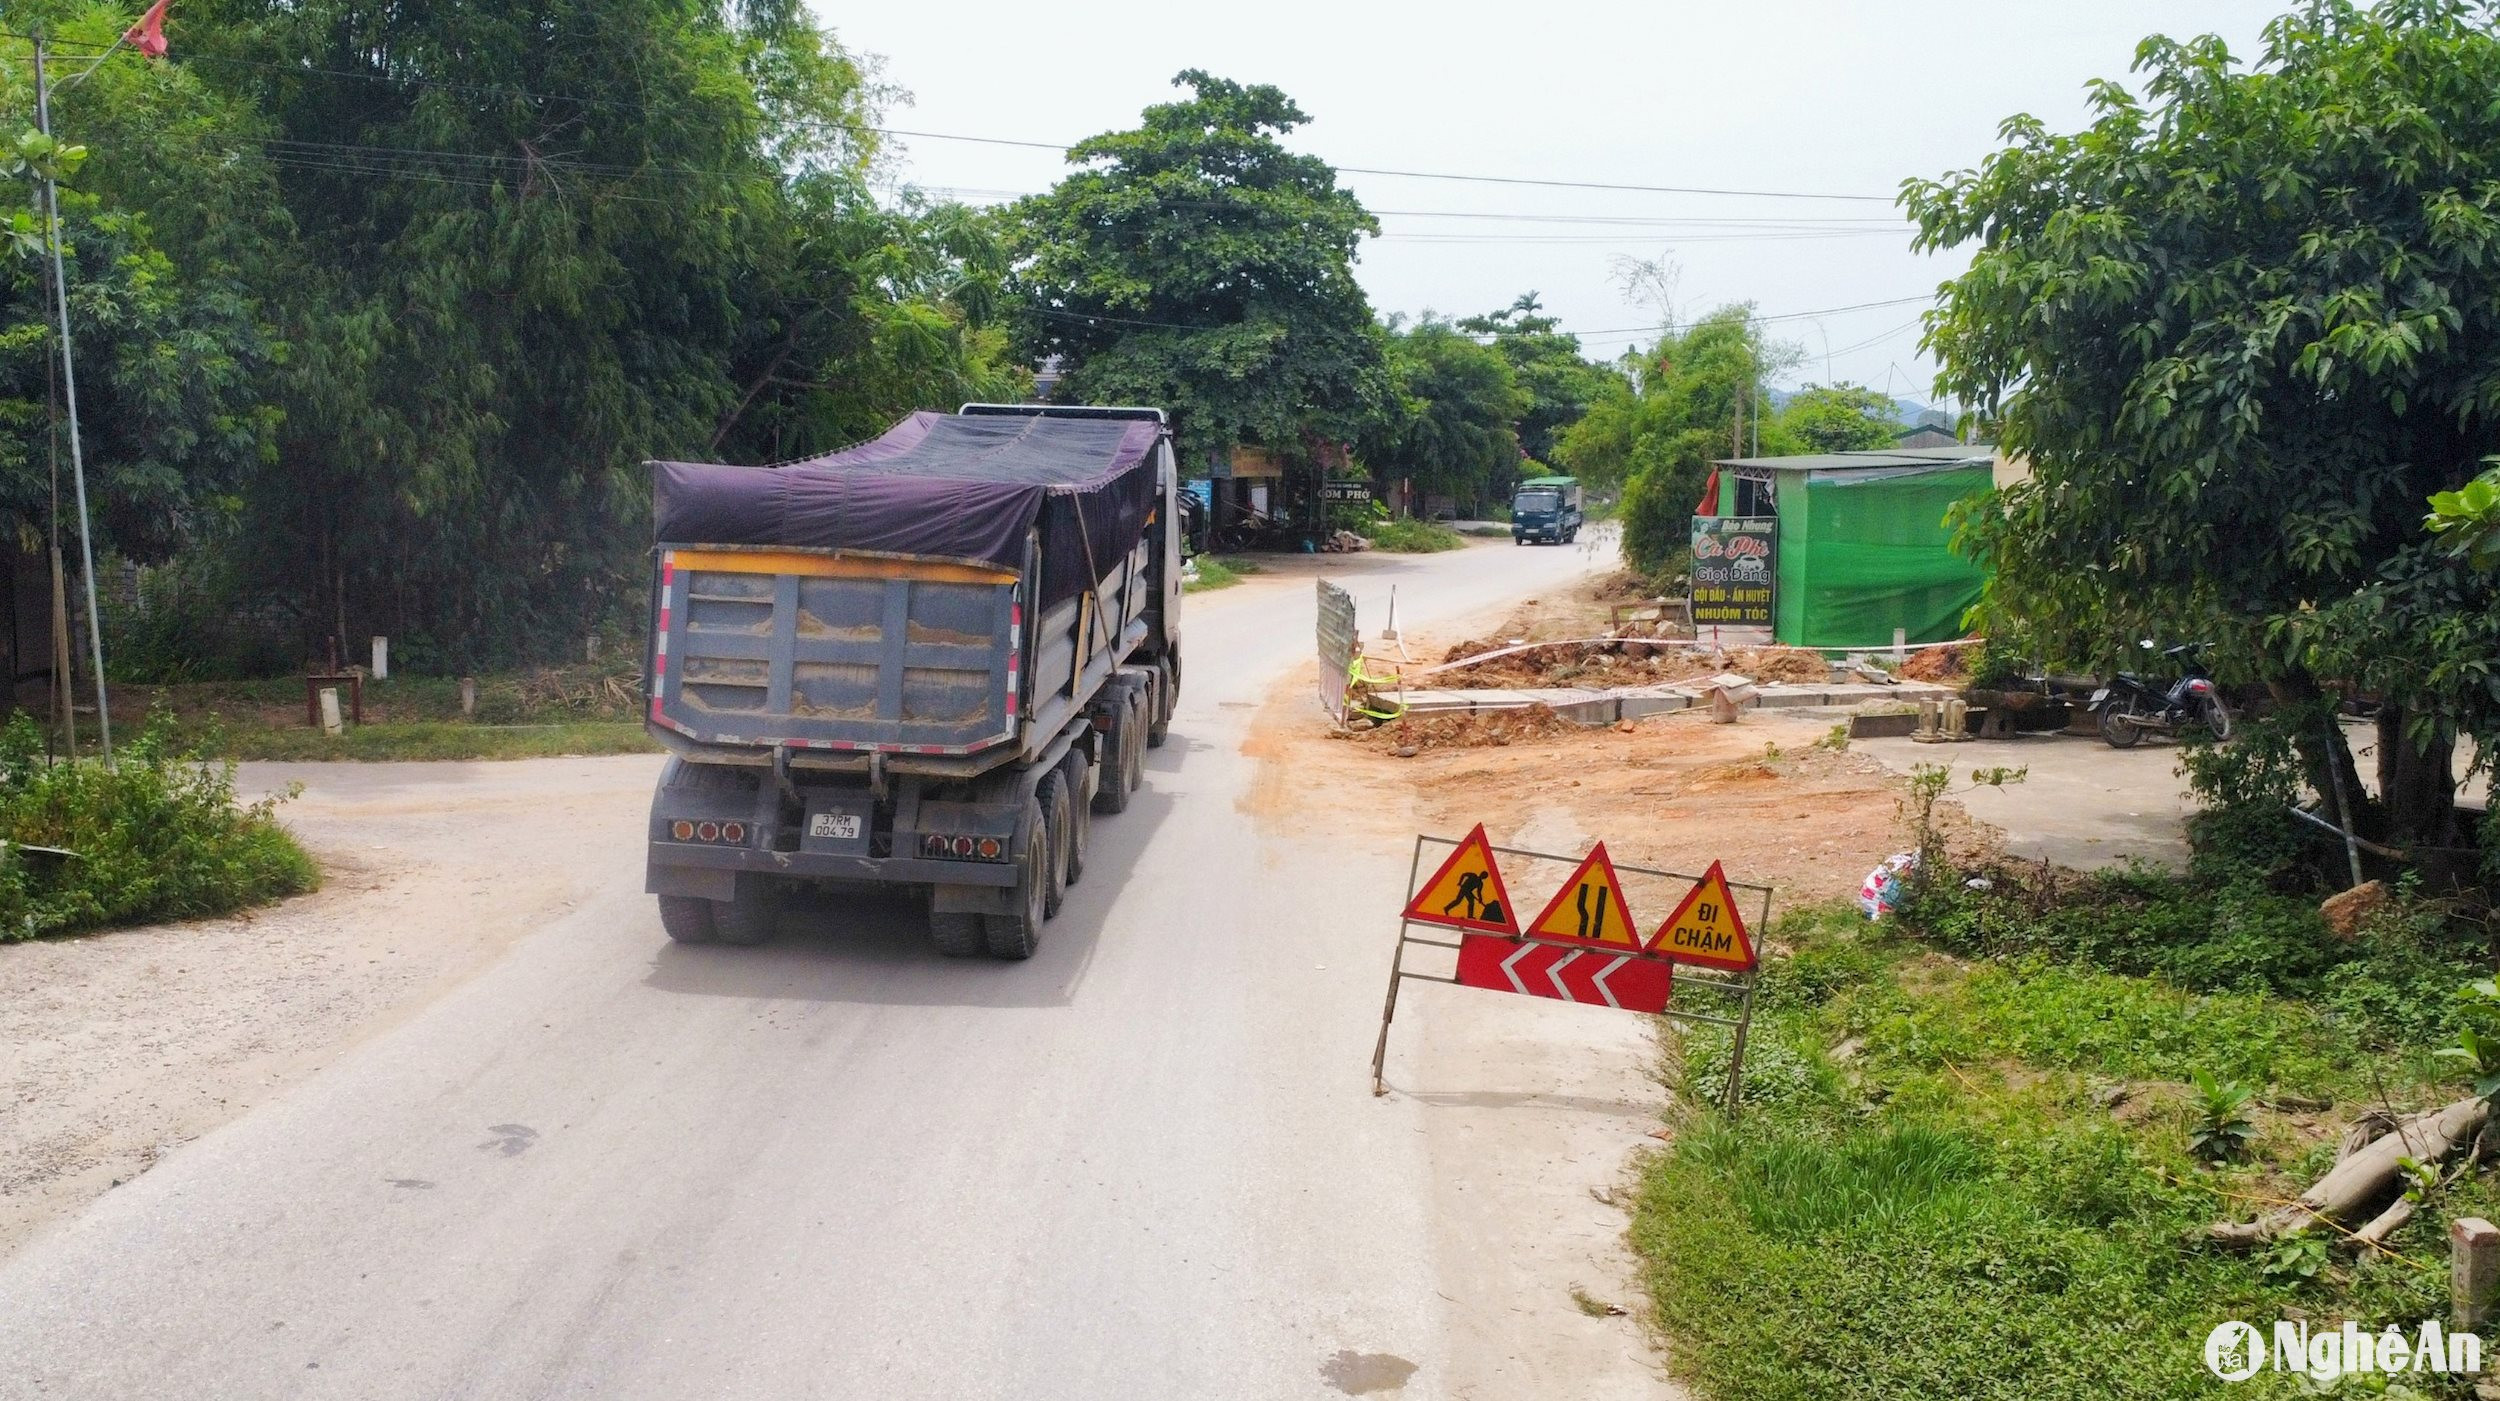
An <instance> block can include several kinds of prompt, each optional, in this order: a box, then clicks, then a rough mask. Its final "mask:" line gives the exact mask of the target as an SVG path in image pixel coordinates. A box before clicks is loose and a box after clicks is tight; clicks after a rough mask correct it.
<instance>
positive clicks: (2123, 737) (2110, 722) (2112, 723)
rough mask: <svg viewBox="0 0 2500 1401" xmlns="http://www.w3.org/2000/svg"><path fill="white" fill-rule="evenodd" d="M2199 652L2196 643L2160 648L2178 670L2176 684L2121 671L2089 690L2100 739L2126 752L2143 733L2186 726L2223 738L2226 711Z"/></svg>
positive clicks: (2228, 713) (2149, 644)
mask: <svg viewBox="0 0 2500 1401" xmlns="http://www.w3.org/2000/svg"><path fill="white" fill-rule="evenodd" d="M2137 645H2138V646H2141V647H2143V648H2145V649H2146V650H2147V651H2150V650H2151V649H2152V646H2153V644H2152V642H2151V641H2150V640H2147V641H2144V642H2141V643H2138V644H2137ZM2204 652H2205V644H2204V643H2201V642H2190V643H2184V644H2182V645H2180V646H2177V647H2169V648H2165V649H2163V651H2162V655H2163V656H2164V657H2167V658H2169V659H2170V661H2171V663H2172V664H2173V665H2174V666H2175V667H2176V668H2177V669H2178V671H2179V678H2178V680H2176V681H2173V682H2170V683H2168V684H2166V685H2165V684H2164V683H2162V682H2160V681H2158V680H2155V679H2152V678H2148V677H2145V676H2141V675H2138V674H2136V673H2134V672H2127V671H2122V672H2120V673H2118V675H2117V676H2115V677H2113V678H2112V679H2111V680H2110V681H2109V683H2108V684H2107V685H2104V686H2102V687H2101V688H2100V689H2099V690H2096V691H2094V692H2093V693H2092V711H2093V713H2094V714H2096V715H2098V716H2099V717H2100V721H2101V739H2102V740H2103V741H2104V742H2106V743H2107V744H2108V745H2109V747H2110V748H2112V749H2132V748H2134V747H2135V744H2136V741H2138V740H2140V739H2142V738H2144V732H2145V731H2146V730H2159V731H2161V732H2162V733H2163V734H2170V735H2175V734H2177V733H2178V732H2179V731H2181V730H2183V729H2186V728H2187V727H2188V726H2190V725H2202V726H2204V727H2205V730H2206V731H2207V732H2208V733H2210V734H2211V735H2212V736H2213V737H2214V739H2215V740H2217V741H2221V740H2227V739H2229V738H2230V737H2231V707H2230V705H2229V704H2228V703H2227V702H2225V701H2224V700H2223V698H2222V688H2221V687H2220V686H2218V685H2216V684H2214V678H2213V673H2211V672H2209V671H2207V670H2206V669H2205V663H2204Z"/></svg>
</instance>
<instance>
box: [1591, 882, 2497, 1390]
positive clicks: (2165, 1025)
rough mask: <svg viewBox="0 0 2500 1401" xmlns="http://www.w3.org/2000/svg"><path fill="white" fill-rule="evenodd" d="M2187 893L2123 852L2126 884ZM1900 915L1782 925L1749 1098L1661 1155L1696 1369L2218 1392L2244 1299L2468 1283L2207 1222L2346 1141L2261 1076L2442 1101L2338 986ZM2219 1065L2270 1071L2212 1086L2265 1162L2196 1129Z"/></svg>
mask: <svg viewBox="0 0 2500 1401" xmlns="http://www.w3.org/2000/svg"><path fill="white" fill-rule="evenodd" d="M2164 888H2166V887H2161V886H2159V885H2157V884H2156V883H2155V882H2154V881H2153V879H2152V877H2150V876H2148V875H2146V874H2145V873H2125V872H2122V873H2119V874H2118V875H2117V876H2115V877H2112V878H2111V881H2110V884H2109V886H2108V888H2106V889H2103V890H2101V891H2100V892H2099V893H2100V894H2101V895H2102V896H2103V897H2104V898H2117V896H2118V895H2119V894H2124V895H2126V896H2127V897H2128V898H2136V899H2148V900H2149V898H2150V897H2149V895H2148V892H2156V893H2157V892H2158V891H2159V890H2161V889H2164ZM2155 903H2158V902H2155ZM1892 927H1893V926H1891V925H1889V924H1887V925H1868V924H1866V923H1865V922H1864V921H1862V920H1858V919H1856V918H1854V917H1853V915H1852V914H1851V913H1850V912H1849V911H1848V910H1847V909H1846V908H1845V907H1828V908H1824V909H1818V910H1809V911H1804V912H1800V913H1797V914H1793V915H1791V916H1790V917H1788V918H1785V919H1783V920H1782V921H1781V924H1780V926H1779V928H1778V929H1777V930H1776V931H1775V932H1774V933H1773V935H1772V936H1771V937H1770V939H1769V943H1770V945H1771V947H1772V950H1773V952H1772V953H1771V954H1770V956H1769V958H1768V959H1767V960H1766V963H1765V965H1764V968H1763V976H1762V983H1761V985H1760V988H1759V989H1758V993H1757V1000H1756V1004H1755V1007H1756V1010H1755V1017H1754V1023H1753V1030H1752V1034H1751V1038H1750V1040H1749V1042H1748V1046H1747V1050H1746V1061H1747V1064H1748V1067H1749V1069H1748V1072H1747V1085H1746V1094H1745V1110H1744V1113H1743V1115H1742V1117H1741V1118H1738V1119H1734V1120H1731V1119H1729V1118H1727V1117H1725V1116H1723V1115H1721V1114H1719V1113H1717V1112H1716V1111H1715V1110H1712V1109H1709V1108H1706V1107H1695V1108H1692V1109H1689V1110H1687V1111H1686V1112H1684V1113H1683V1114H1682V1115H1681V1117H1680V1118H1679V1120H1678V1129H1677V1132H1676V1134H1675V1136H1674V1138H1673V1139H1672V1140H1671V1142H1670V1144H1669V1146H1668V1147H1667V1148H1666V1149H1664V1150H1663V1151H1660V1152H1658V1153H1654V1154H1652V1155H1650V1156H1649V1158H1648V1159H1647V1160H1646V1161H1645V1162H1644V1164H1643V1166H1642V1183H1641V1195H1640V1199H1639V1203H1638V1205H1637V1208H1636V1210H1635V1214H1634V1218H1633V1225H1632V1241H1633V1243H1634V1245H1635V1246H1636V1247H1637V1248H1638V1249H1639V1250H1640V1252H1641V1254H1642V1256H1643V1257H1644V1259H1645V1262H1646V1271H1647V1279H1648V1283H1649V1286H1650V1293H1651V1297H1652V1299H1653V1300H1654V1309H1655V1313H1654V1319H1655V1322H1656V1323H1657V1325H1658V1327H1659V1328H1660V1330H1661V1331H1662V1332H1663V1333H1664V1334H1665V1335H1666V1336H1667V1338H1668V1339H1669V1341H1670V1344H1671V1348H1672V1352H1671V1355H1672V1357H1673V1359H1674V1368H1675V1371H1676V1373H1677V1375H1678V1378H1679V1379H1680V1380H1682V1381H1684V1382H1685V1383H1687V1384H1688V1386H1689V1387H1690V1389H1691V1391H1692V1392H1693V1394H1695V1395H1696V1396H1704V1397H1709V1398H1711V1399H1712V1401H1739V1399H1740V1398H1741V1401H1927V1398H1931V1397H1945V1396H1950V1397H1957V1398H1988V1399H1989V1401H2030V1399H2031V1398H2034V1397H2059V1398H2076V1399H2077V1401H2087V1399H2088V1401H2137V1399H2138V1398H2141V1399H2142V1401H2156V1399H2157V1398H2161V1399H2165V1401H2166V1398H2169V1397H2174V1396H2186V1395H2204V1394H2207V1390H2208V1388H2209V1384H2210V1381H2211V1378H2210V1377H2209V1376H2208V1375H2207V1374H2206V1373H2204V1372H2203V1370H2202V1368H2201V1366H2200V1364H2199V1358H2200V1356H2201V1348H2202V1344H2203V1339H2204V1336H2205V1330H2207V1329H2208V1328H2210V1327H2211V1326H2212V1325H2213V1323H2214V1322H2215V1320H2216V1319H2218V1318H2223V1317H2257V1316H2280V1315H2283V1314H2285V1313H2286V1312H2287V1311H2288V1310H2291V1309H2294V1308H2299V1309H2304V1310H2307V1311H2309V1312H2311V1313H2313V1314H2319V1315H2323V1316H2330V1317H2353V1318H2416V1317H2423V1316H2428V1315H2429V1314H2431V1313H2434V1312H2436V1311H2437V1310H2439V1309H2440V1308H2442V1307H2444V1298H2445V1295H2444V1287H2445V1280H2446V1274H2445V1271H2443V1270H2430V1271H2425V1270H2423V1269H2421V1268H2420V1267H2419V1265H2418V1264H2417V1263H2415V1262H2414V1261H2412V1260H2411V1259H2408V1258H2400V1257H2399V1256H2386V1257H2380V1256H2375V1255H2365V1256H2362V1257H2359V1258H2353V1257H2348V1256H2347V1257H2339V1259H2338V1260H2337V1262H2336V1265H2335V1268H2334V1269H2332V1270H2331V1271H2320V1270H2314V1269H2313V1270H2311V1271H2310V1272H2309V1273H2308V1274H2306V1275H2303V1274H2300V1273H2298V1272H2286V1271H2283V1270H2280V1269H2270V1268H2269V1266H2268V1263H2267V1262H2266V1261H2265V1260H2263V1259H2260V1258H2255V1257H2250V1256H2245V1255H2232V1254H2226V1253H2221V1252H2212V1251H2206V1250H2202V1249H2198V1248H2196V1247H2194V1246H2193V1245H2191V1244H2188V1243H2187V1242H2188V1241H2189V1240H2190V1239H2191V1237H2192V1236H2193V1235H2195V1234H2196V1233H2197V1232H2198V1231H2199V1230H2200V1229H2201V1228H2202V1227H2203V1226H2204V1225H2205V1224H2206V1223H2208V1222H2210V1221H2212V1220H2214V1219H2215V1218H2216V1217H2217V1216H2222V1215H2229V1214H2232V1213H2233V1212H2234V1211H2235V1210H2237V1209H2238V1202H2239V1200H2240V1198H2241V1197H2243V1196H2245V1195H2247V1194H2250V1193H2256V1194H2260V1195H2278V1196H2279V1195H2287V1194H2288V1193H2290V1192H2292V1191H2297V1190H2298V1188H2297V1186H2294V1185H2290V1184H2291V1183H2292V1182H2295V1181H2296V1182H2299V1183H2306V1182H2307V1181H2309V1180H2310V1179H2311V1178H2313V1177H2314V1176H2315V1175H2316V1171H2318V1170H2322V1169H2323V1164H2322V1162H2320V1161H2319V1159H2320V1158H2321V1156H2322V1155H2331V1154H2332V1153H2333V1151H2334V1143H2333V1139H2332V1137H2331V1136H2327V1137H2323V1138H2320V1137H2318V1136H2317V1135H2316V1134H2315V1133H2308V1134H2304V1133H2302V1132H2300V1131H2298V1130H2297V1129H2296V1128H2287V1127H2286V1126H2285V1121H2284V1119H2283V1118H2282V1117H2281V1116H2280V1115H2279V1114H2278V1113H2277V1112H2276V1111H2274V1110H2272V1109H2266V1110H2262V1111H2261V1110H2259V1109H2258V1108H2257V1107H2256V1101H2254V1100H2253V1099H2250V1098H2243V1097H2242V1096H2243V1094H2244V1091H2245V1088H2246V1087H2256V1086H2277V1087H2279V1088H2280V1090H2281V1092H2284V1093H2287V1094H2297V1095H2300V1096H2304V1097H2312V1098H2315V1097H2319V1096H2324V1095H2332V1096H2333V1097H2335V1098H2337V1099H2344V1100H2352V1101H2354V1102H2368V1103H2377V1102H2383V1101H2385V1100H2386V1099H2388V1097H2389V1096H2391V1095H2392V1096H2393V1097H2394V1100H2395V1102H2397V1103H2400V1104H2413V1103H2419V1102H2421V1100H2422V1099H2423V1097H2425V1096H2426V1095H2440V1096H2444V1095H2445V1094H2446V1093H2447V1091H2445V1090H2443V1089H2439V1088H2436V1087H2435V1085H2434V1084H2432V1083H2430V1082H2426V1081H2424V1080H2422V1079H2418V1078H2414V1077H2413V1076H2412V1075H2410V1074H2409V1071H2410V1070H2413V1069H2416V1068H2419V1067H2413V1066H2408V1065H2406V1064H2402V1063H2396V1062H2390V1061H2386V1060H2384V1059H2382V1060H2380V1062H2379V1063H2377V1064H2372V1059H2373V1058H2372V1057H2371V1056H2370V1055H2369V1054H2368V1053H2366V1052H2365V1051H2364V1050H2363V1049H2362V1048H2361V1047H2360V1046H2359V1045H2357V1044H2356V1042H2355V1040H2354V1037H2353V1034H2352V1029H2351V1028H2349V1027H2347V1026H2344V1025H2342V1024H2341V1019H2340V1018H2339V1017H2337V1016H2336V1015H2334V1014H2331V1013H2329V1012H2327V1011H2325V1010H2324V1009H2321V1008H2319V1007H2317V1006H2314V1005H2310V1004H2304V1003H2301V1002H2297V1001H2289V1000H2286V999H2282V998H2277V997H2274V996H2271V995H2268V994H2263V993H2228V992H2226V993H2214V994H2209V995H2203V996H2198V995H2192V994H2188V993H2184V992H2182V991H2180V990H2179V989H2178V988H2176V987H2175V986H2172V985H2171V984H2169V983H2168V982H2166V981H2164V980H2162V979H2160V978H2148V977H2140V976H2133V977H2131V976H2125V975H2120V974H2115V973H2110V972H2105V971H2099V970H2094V969H2084V968H2077V967H2073V966H2061V965H2059V964H2057V963H2054V962H2051V961H2049V960H2048V959H2046V958H2044V957H2042V956H2040V954H2038V953H2037V952H2035V953H2032V954H2031V955H2029V956H2027V957H2023V958H2019V959H2015V960H2011V961H2009V962H2007V963H2004V964H1992V963H1979V964H1965V963H1962V962H1958V961H1955V960H1952V959H1947V958H1943V957H1940V956H1938V955H1937V954H1935V953H1934V952H1932V951H1930V950H1928V949H1926V948H1924V947H1922V946H1921V945H1920V944H1918V943H1916V942H1913V941H1909V940H1904V939H1900V938H1897V937H1894V935H1893V934H1892V933H1891V932H1890V931H1891V929H1892ZM2399 933H2401V931H2399ZM2396 937H2398V936H2397V935H2393V934H2391V935H2390V938H2391V939H2393V938H2396ZM1783 949H1785V950H1787V952H1781V950H1783ZM2446 1000H2447V1001H2449V1002H2451V1003H2454V1002H2456V1001H2457V999H2455V998H2454V997H2450V998H2448V999H2446ZM1677 1040H1678V1041H1679V1042H1680V1044H1681V1048H1682V1052H1683V1054H1682V1056H1681V1057H1680V1063H1678V1064H1674V1065H1671V1066H1670V1067H1669V1069H1670V1082H1671V1083H1674V1084H1676V1085H1677V1086H1678V1088H1679V1090H1680V1091H1681V1096H1680V1097H1681V1098H1684V1099H1686V1100H1687V1101H1706V1100H1707V1098H1708V1096H1709V1095H1710V1094H1711V1093H1712V1092H1714V1091H1716V1090H1717V1089H1718V1088H1720V1087H1721V1086H1722V1085H1723V1084H1724V1078H1723V1077H1724V1075H1725V1069H1726V1059H1727V1057H1726V1052H1725V1045H1726V1037H1725V1036H1724V1035H1723V1034H1719V1033H1716V1032H1708V1033H1693V1034H1686V1035H1683V1036H1680V1037H1678V1038H1677ZM1844 1048H1845V1049H1844ZM1755 1066H1759V1067H1762V1069H1763V1074H1764V1078H1765V1081H1766V1083H1765V1085H1764V1086H1763V1087H1762V1088H1761V1089H1760V1090H1759V1091H1758V1090H1757V1088H1756V1086H1755V1085H1754V1083H1753V1075H1754V1071H1753V1070H1752V1069H1751V1067H1755ZM2200 1071H2201V1072H2204V1073H2205V1074H2206V1075H2207V1076H2208V1077H2210V1076H2215V1075H2220V1076H2227V1077H2232V1078H2237V1079H2239V1080H2241V1081H2242V1082H2244V1085H2243V1086H2242V1087H2230V1090H2229V1093H2228V1094H2227V1095H2225V1094H2224V1093H2223V1092H2224V1089H2225V1087H2223V1086H2221V1085H2219V1084H2217V1085H2216V1087H2215V1089H2216V1096H2217V1098H2218V1099H2220V1098H2227V1099H2229V1100H2231V1101H2232V1102H2231V1103H2230V1104H2229V1105H2228V1106H2227V1109H2226V1112H2225V1113H2224V1114H2222V1115H2220V1116H2219V1119H2218V1122H2227V1123H2229V1124H2230V1125H2231V1128H2232V1131H2233V1132H2232V1137H2233V1144H2232V1146H2233V1149H2234V1154H2233V1155H2234V1156H2237V1157H2242V1158H2245V1159H2246V1160H2247V1161H2245V1162H2243V1163H2241V1164H2238V1165H2234V1166H2229V1167H2224V1168H2213V1167H2209V1166H2207V1165H2206V1164H2205V1163H2204V1162H2203V1160H2201V1159H2199V1158H2198V1157H2196V1156H2195V1155H2194V1153H2193V1152H2192V1151H2191V1149H2190V1130H2191V1129H2192V1128H2193V1127H2194V1126H2195V1125H2196V1123H2197V1118H2196V1115H2197V1113H2198V1110H2199V1107H2200V1106H2199V1102H2198V1101H2197V1099H2196V1098H2195V1096H2194V1094H2193V1093H2192V1092H2191V1091H2190V1090H2189V1089H2188V1087H2187V1086H2185V1085H2180V1084H2178V1083H2176V1082H2177V1081H2179V1080H2182V1079H2192V1078H2195V1077H2196V1075H2197V1074H2198V1072H2200ZM2113 1084H2114V1086H2115V1087H2116V1088H2118V1089H2119V1090H2120V1091H2121V1095H2120V1098H2118V1099H2116V1100H2113V1099H2111V1098H2109V1097H2107V1095H2106V1094H2105V1093H2103V1091H2105V1090H2106V1089H2108V1088H2111V1087H2113ZM2243 1119H2244V1120H2245V1121H2246V1122H2245V1123H2244V1124H2243V1123H2242V1122H2241V1121H2242V1120H2243ZM2243 1129H2245V1130H2246V1131H2245V1132H2242V1130H2243ZM2286 1174H2289V1176H2288V1177H2287V1176H2286ZM2493 1182H2494V1180H2493V1179H2492V1178H2490V1177H2481V1178H2470V1179H2467V1180H2464V1181H2460V1182H2457V1183H2454V1184H2452V1185H2451V1186H2449V1187H2447V1188H2446V1189H2444V1191H2445V1195H2444V1196H2443V1197H2441V1198H2440V1199H2439V1200H2437V1201H2435V1202H2433V1203H2430V1204H2429V1205H2427V1206H2426V1208H2425V1210H2424V1220H2423V1221H2422V1222H2421V1223H2420V1224H2418V1225H2416V1226H2415V1227H2413V1228H2411V1229H2412V1230H2413V1231H2414V1232H2415V1233H2416V1235H2415V1237H2414V1238H2415V1239H2416V1240H2419V1241H2423V1242H2433V1241H2436V1240H2438V1239H2439V1238H2440V1234H2441V1232H2442V1231H2444V1230H2445V1229H2446V1226H2447V1222H2448V1221H2450V1220H2453V1219H2455V1218H2456V1217H2458V1216H2460V1215H2470V1214H2474V1213H2476V1212H2478V1211H2481V1210H2484V1209H2486V1207H2487V1204H2488V1201H2489V1198H2490V1197H2491V1196H2492V1194H2493V1191H2494V1190H2495V1189H2494V1185H2493ZM2248 1394H2250V1395H2252V1396H2256V1395H2265V1396H2278V1395H2286V1394H2288V1391H2287V1390H2282V1389H2269V1388H2268V1387H2267V1386H2266V1385H2265V1384H2262V1383H2261V1384H2259V1385H2258V1386H2256V1387H2255V1388H2254V1389H2251V1390H2249V1393H2248ZM2439 1394H2442V1395H2445V1394H2447V1393H2444V1392H2443V1393H2439ZM2460 1394H2461V1393H2460Z"/></svg>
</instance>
